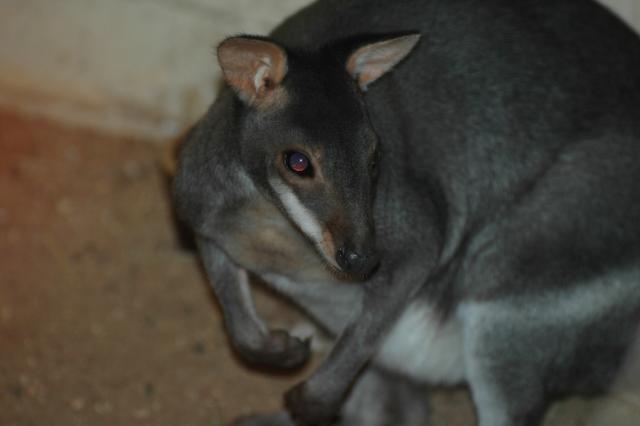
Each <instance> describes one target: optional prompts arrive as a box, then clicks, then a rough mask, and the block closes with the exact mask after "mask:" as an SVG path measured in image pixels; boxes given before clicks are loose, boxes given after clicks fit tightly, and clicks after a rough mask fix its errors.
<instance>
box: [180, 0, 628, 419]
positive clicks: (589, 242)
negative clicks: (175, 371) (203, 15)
mask: <svg viewBox="0 0 640 426" xmlns="http://www.w3.org/2000/svg"><path fill="white" fill-rule="evenodd" d="M217 55H218V61H219V65H220V67H221V69H222V72H223V75H224V79H225V82H226V87H225V88H224V89H223V90H222V91H221V92H220V94H219V96H218V98H217V100H216V101H215V103H214V104H213V106H212V107H211V109H210V110H209V111H208V112H207V113H206V115H205V116H204V117H203V118H202V119H201V120H200V121H199V122H198V123H197V124H196V125H195V126H194V127H193V129H192V130H191V132H190V133H189V136H188V138H187V139H188V140H187V142H186V143H185V145H184V147H183V148H182V150H181V155H180V159H179V164H178V170H177V175H176V177H175V183H174V193H175V200H176V207H177V211H178V212H179V215H180V217H181V218H182V219H183V220H184V222H185V223H187V224H188V225H189V226H190V227H191V229H193V231H194V233H195V236H196V239H197V245H198V248H199V252H200V255H201V257H202V262H203V264H204V267H205V269H206V271H207V273H208V275H209V277H210V280H211V282H212V285H213V288H214V291H215V294H216V296H217V298H218V300H219V302H220V306H221V308H222V311H223V313H224V319H225V324H226V328H227V330H228V333H229V335H230V338H231V341H232V343H233V345H234V346H235V348H236V349H237V351H238V352H239V353H240V354H241V355H242V356H243V357H244V358H246V359H247V360H249V361H252V362H255V363H261V364H266V365H269V366H274V367H281V368H292V367H296V366H299V365H301V364H303V363H304V362H305V360H307V358H308V357H309V342H308V341H304V340H301V339H297V338H295V337H292V336H290V335H289V334H288V333H287V332H286V331H282V330H271V329H269V327H268V326H267V325H266V324H265V323H264V322H263V321H262V320H261V319H260V317H259V315H258V314H257V313H256V310H255V308H254V306H253V303H252V298H251V292H250V289H249V283H248V280H249V276H250V275H251V274H255V275H257V276H259V277H261V278H262V279H263V280H264V281H265V282H267V283H268V284H270V285H271V286H273V288H274V289H276V290H277V291H278V292H281V293H282V294H283V295H285V296H286V297H287V298H289V299H291V300H292V301H293V302H295V303H297V304H299V305H300V306H301V307H303V308H304V309H305V310H306V311H307V312H308V313H309V314H310V315H311V316H312V317H313V318H315V320H317V321H318V323H319V324H321V325H322V326H324V327H325V328H326V329H327V330H329V331H330V332H331V333H332V334H333V335H334V336H336V341H335V344H334V346H333V348H332V350H331V352H330V353H329V355H328V356H327V358H326V359H325V360H324V362H323V363H322V365H321V366H320V367H319V368H318V369H317V370H316V371H315V372H314V373H313V374H312V375H311V376H310V377H309V378H308V380H306V381H305V382H303V383H302V384H299V385H298V386H296V387H294V388H293V389H292V390H290V391H289V392H288V393H287V394H286V396H285V405H286V410H283V411H281V412H278V413H273V414H262V415H256V416H255V417H251V418H247V419H243V420H240V421H239V423H238V424H242V425H274V426H284V425H289V426H291V425H335V424H340V425H348V426H354V425H355V426H357V425H363V426H364V425H366V426H374V425H393V426H403V425H425V424H428V410H427V408H426V407H425V403H424V401H423V399H422V395H423V394H422V389H423V386H424V384H426V383H436V384H438V383H439V384H456V383H468V385H469V386H470V389H471V392H472V397H473V400H474V403H475V406H476V410H477V417H478V422H479V424H480V425H482V426H502V425H505V426H506V425H509V426H514V425H535V424H539V423H540V421H541V419H542V416H543V414H544V411H545V407H546V405H547V403H548V402H549V401H551V400H552V399H553V398H555V397H558V396H562V395H565V394H572V393H583V392H588V393H590V392H598V391H602V390H606V389H607V387H608V386H609V385H610V383H611V381H612V380H613V379H614V377H615V374H616V371H617V370H618V368H619V367H620V365H621V364H622V363H623V361H624V360H625V357H626V355H627V352H628V348H630V347H631V345H632V343H633V341H634V337H635V336H637V333H638V329H639V326H640V40H639V38H638V36H637V35H636V34H634V33H633V32H632V31H631V30H630V29H628V28H627V27H626V26H625V25H624V24H622V23H621V22H620V21H619V20H618V19H617V18H615V17H613V16H612V15H611V14H610V13H609V12H607V11H606V10H605V9H604V8H603V7H602V6H599V5H598V4H596V3H595V2H594V1H592V0H563V1H558V0H519V1H512V0H483V1H476V0H402V1H400V0H397V1H389V0H321V1H317V2H316V3H313V4H312V5H310V6H308V7H307V8H305V9H303V10H302V11H300V12H299V13H297V14H296V15H294V16H293V17H291V18H289V19H288V20H286V21H285V23H284V24H282V25H281V26H280V27H278V28H277V29H276V30H275V31H274V32H273V33H272V34H271V36H269V37H257V36H236V37H231V38H229V39H226V40H224V41H223V42H222V43H221V44H220V45H219V46H218V49H217Z"/></svg>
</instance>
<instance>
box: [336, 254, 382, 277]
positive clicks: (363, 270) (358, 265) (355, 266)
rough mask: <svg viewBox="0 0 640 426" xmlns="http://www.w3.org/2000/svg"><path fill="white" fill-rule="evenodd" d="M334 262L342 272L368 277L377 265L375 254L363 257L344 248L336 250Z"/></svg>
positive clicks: (363, 255) (377, 260)
mask: <svg viewBox="0 0 640 426" xmlns="http://www.w3.org/2000/svg"><path fill="white" fill-rule="evenodd" d="M336 261H337V262H338V266H340V268H341V269H342V270H343V271H344V272H348V273H352V274H359V275H368V274H369V273H371V272H372V271H373V269H374V268H375V267H376V266H377V265H378V263H379V259H378V256H377V255H376V254H375V253H371V254H366V255H365V254H363V253H357V252H356V251H354V250H349V249H347V248H345V247H343V248H340V249H338V252H337V253H336Z"/></svg>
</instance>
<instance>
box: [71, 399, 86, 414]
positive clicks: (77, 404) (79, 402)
mask: <svg viewBox="0 0 640 426" xmlns="http://www.w3.org/2000/svg"><path fill="white" fill-rule="evenodd" d="M84 406H85V401H84V399H83V398H80V397H78V398H74V399H73V400H72V401H71V408H73V409H74V410H75V411H82V409H83V408H84Z"/></svg>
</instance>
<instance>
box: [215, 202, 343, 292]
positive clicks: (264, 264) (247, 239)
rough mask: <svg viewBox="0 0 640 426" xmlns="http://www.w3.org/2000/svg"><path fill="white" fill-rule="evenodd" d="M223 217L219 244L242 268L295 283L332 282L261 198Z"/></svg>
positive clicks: (290, 227)
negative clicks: (286, 278)
mask: <svg viewBox="0 0 640 426" xmlns="http://www.w3.org/2000/svg"><path fill="white" fill-rule="evenodd" d="M225 216H226V217H225V218H224V219H223V220H222V221H221V222H220V226H219V230H218V232H219V238H220V241H219V242H220V244H221V245H222V246H223V248H224V249H225V251H226V252H227V254H229V256H230V257H231V258H232V259H233V260H234V261H235V262H236V263H238V264H239V265H240V266H242V267H243V268H245V269H247V270H249V271H251V272H254V273H257V274H259V275H264V274H277V275H281V276H285V277H288V278H289V279H292V280H294V281H317V280H329V279H331V280H333V279H334V278H332V275H331V273H330V271H329V270H328V268H327V267H326V266H325V265H324V263H323V261H322V260H321V258H320V257H319V255H318V253H317V252H316V251H315V249H314V248H313V246H312V245H311V244H310V243H309V242H308V241H307V240H306V239H305V238H304V237H303V236H302V234H301V233H300V231H299V230H298V229H297V228H296V227H295V226H294V225H293V224H292V223H291V222H290V221H289V220H288V219H287V218H286V217H285V216H284V214H283V213H282V212H281V211H280V210H279V209H278V208H277V207H276V206H275V205H274V204H272V203H271V202H269V201H268V200H267V199H265V198H264V197H262V196H261V195H260V194H258V193H255V195H254V196H252V197H251V198H250V199H249V200H247V201H246V202H245V203H243V205H242V207H240V208H238V209H237V210H234V211H232V212H231V213H230V214H229V213H227V214H225Z"/></svg>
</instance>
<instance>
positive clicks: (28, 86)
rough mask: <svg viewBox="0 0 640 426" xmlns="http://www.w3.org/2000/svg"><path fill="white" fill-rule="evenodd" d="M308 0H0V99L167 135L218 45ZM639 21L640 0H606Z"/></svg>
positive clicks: (186, 111) (85, 121) (201, 85)
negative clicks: (227, 38)
mask: <svg viewBox="0 0 640 426" xmlns="http://www.w3.org/2000/svg"><path fill="white" fill-rule="evenodd" d="M310 1H311V0H58V1H56V0H0V105H5V106H9V107H11V108H18V109H22V110H26V111H30V112H34V113H38V114H44V115H47V116H50V117H53V118H56V119H61V120H63V121H67V122H71V123H75V124H80V125H83V126H90V127H95V128H99V129H106V130H109V131H115V132H119V133H126V134H133V135H138V136H143V137H151V138H156V139H157V138H160V139H161V138H165V137H169V136H172V135H174V134H175V133H176V132H178V131H180V130H181V129H182V127H183V126H185V125H186V124H187V123H189V122H190V121H192V120H193V119H194V118H195V117H197V116H198V115H199V114H201V113H202V111H203V110H204V109H205V108H206V106H207V105H208V104H209V103H210V102H211V100H212V99H213V96H214V88H215V84H214V82H215V81H216V79H217V78H218V76H219V74H218V69H217V66H216V64H215V56H214V53H213V52H214V50H213V48H214V46H215V44H216V43H217V42H218V41H220V40H221V39H222V38H223V37H224V36H226V35H230V34H235V33H241V32H246V33H256V34H264V33H266V32H268V31H269V30H270V29H271V28H272V27H273V26H274V25H276V24H277V23H278V22H279V21H280V20H281V19H282V18H283V17H284V16H287V15H289V14H290V13H292V12H293V11H295V10H297V9H298V8H300V7H302V6H304V5H306V4H308V3H310ZM606 3H608V4H610V5H611V6H612V7H613V8H614V9H615V10H616V11H618V12H619V13H620V15H621V16H623V17H624V18H625V19H627V20H628V22H630V23H635V25H636V28H640V0H606Z"/></svg>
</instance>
